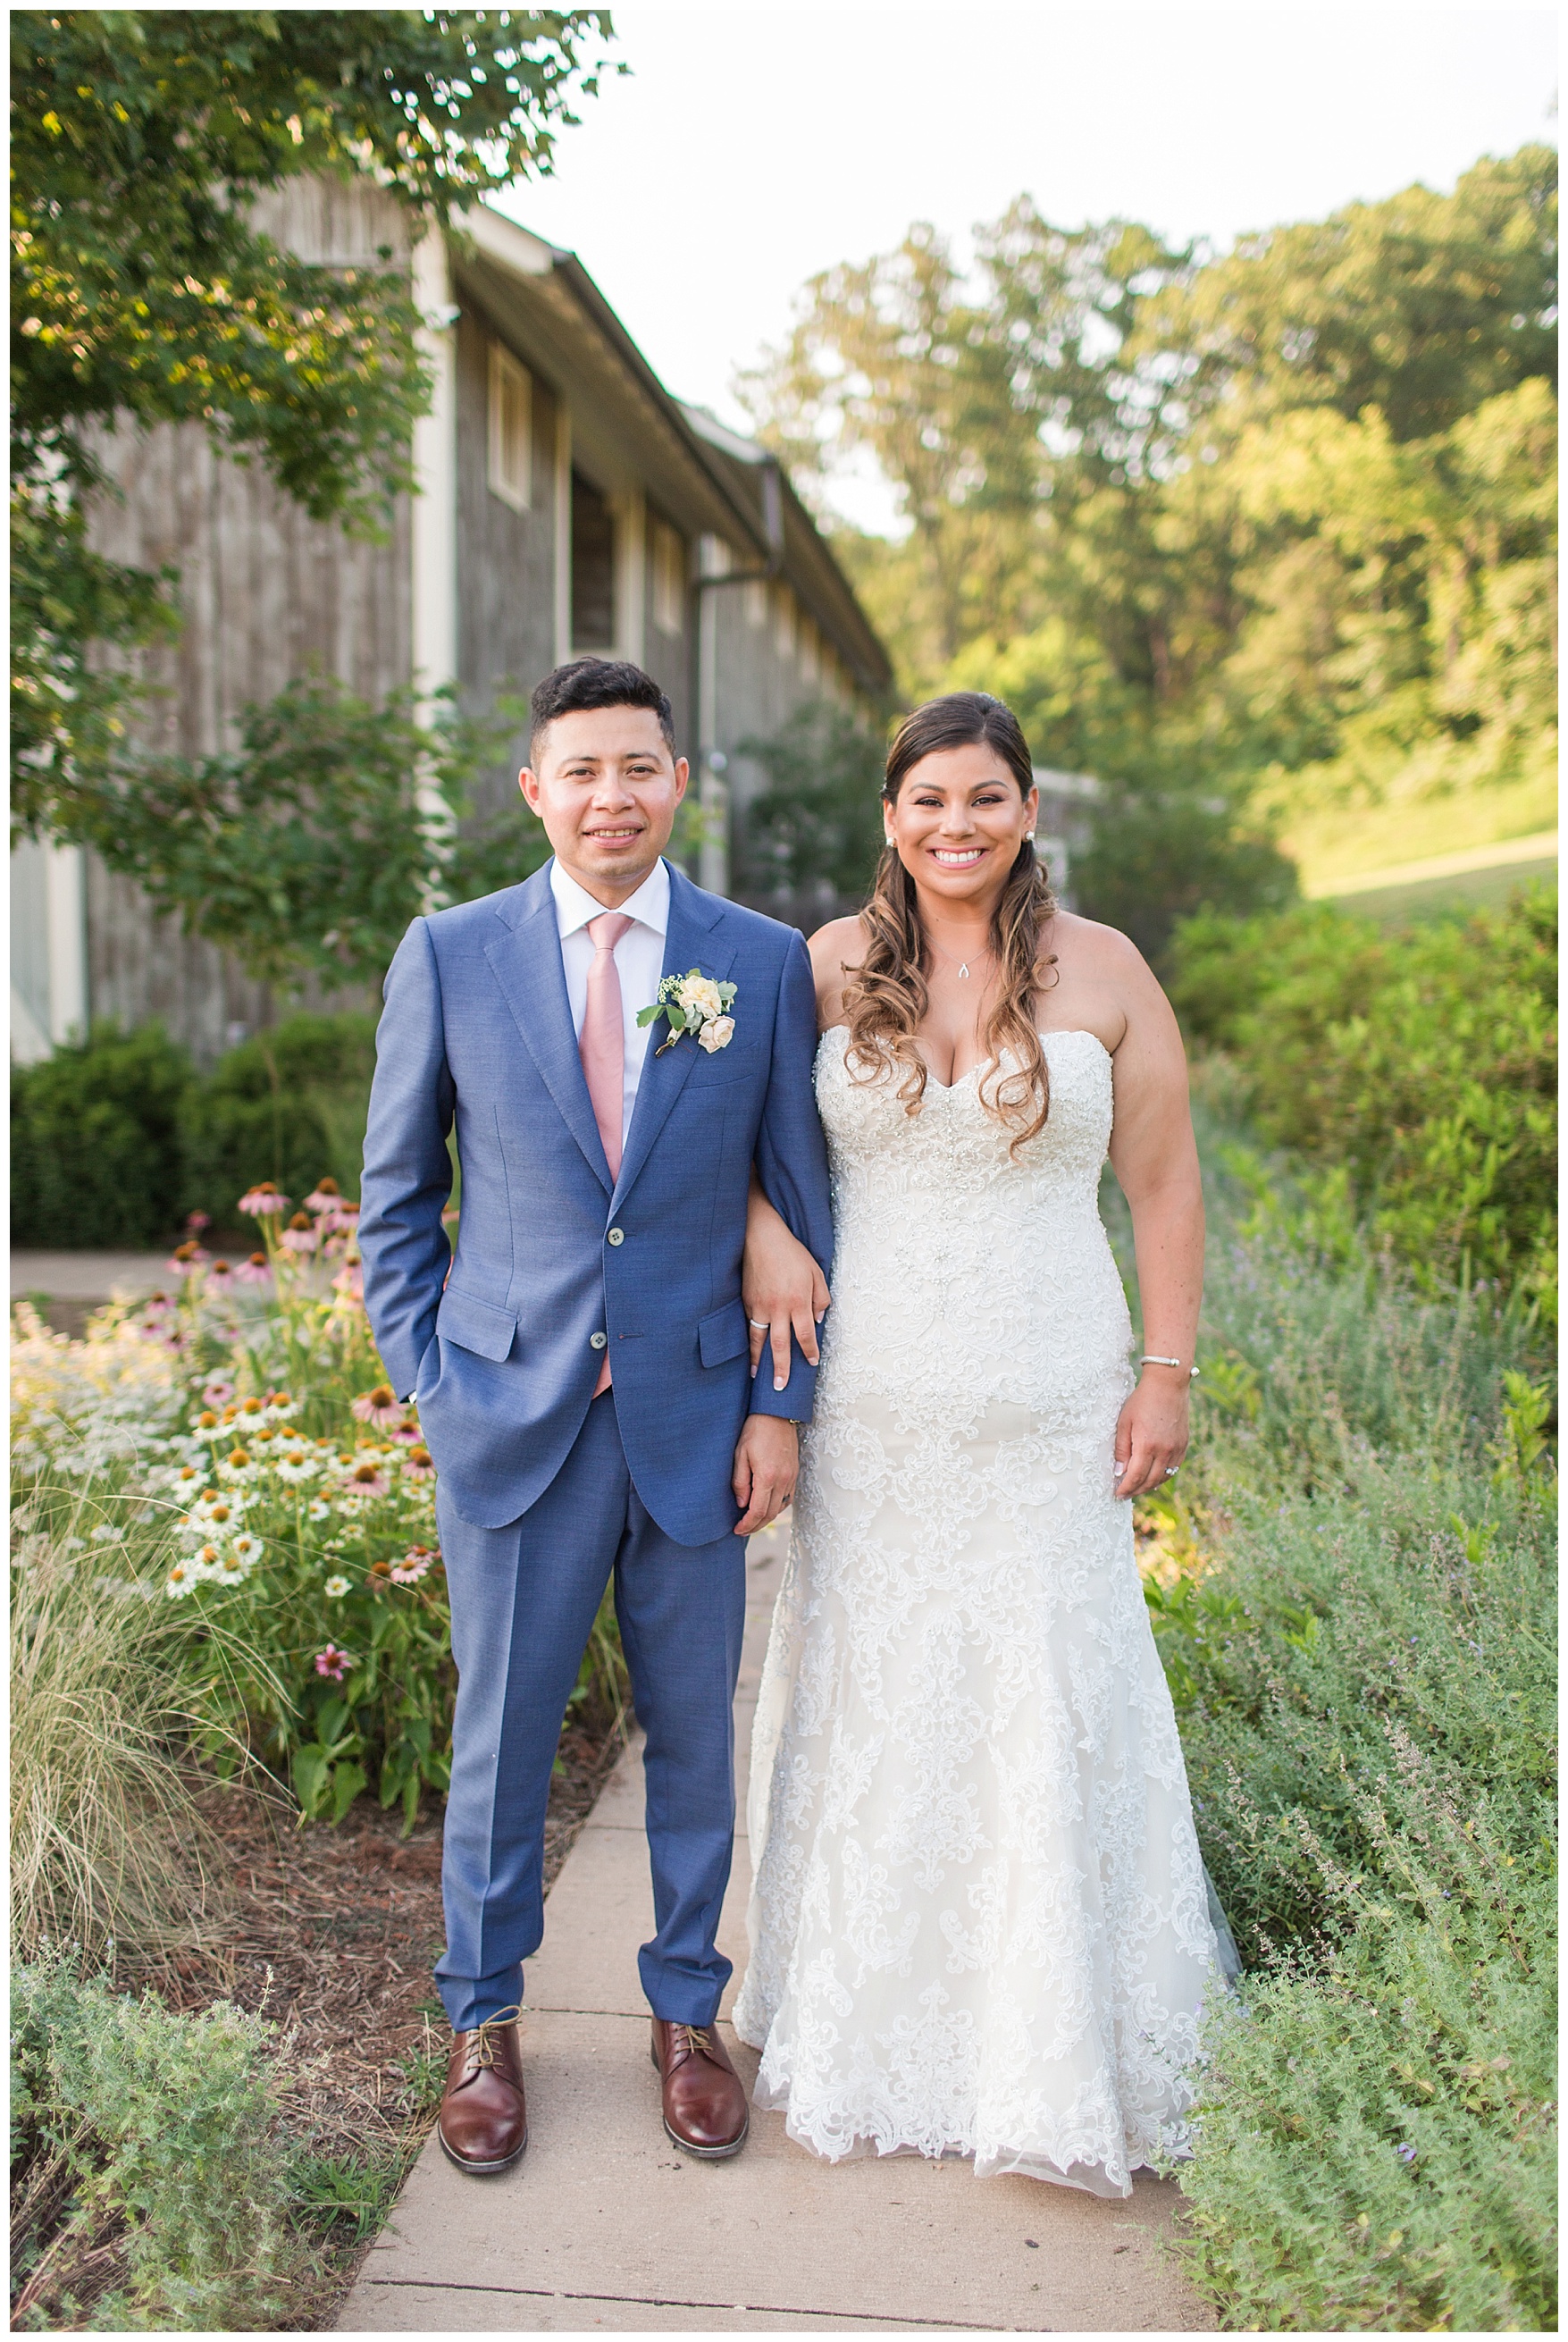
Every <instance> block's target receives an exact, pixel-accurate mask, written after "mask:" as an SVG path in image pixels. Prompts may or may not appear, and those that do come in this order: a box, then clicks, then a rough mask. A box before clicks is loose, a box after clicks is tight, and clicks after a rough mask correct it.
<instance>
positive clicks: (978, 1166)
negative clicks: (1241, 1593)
mask: <svg viewBox="0 0 1568 2342" xmlns="http://www.w3.org/2000/svg"><path fill="white" fill-rule="evenodd" d="M846 1037H847V1036H846V1034H845V1031H844V1028H843V1027H842V1026H837V1027H834V1029H833V1030H832V1031H830V1032H829V1033H827V1034H826V1035H825V1036H824V1039H823V1042H822V1046H821V1048H820V1049H819V1051H818V1055H817V1061H816V1090H817V1100H818V1104H819V1106H820V1108H821V1111H822V1118H823V1124H824V1128H825V1130H826V1132H827V1139H828V1146H829V1150H830V1154H831V1157H832V1166H833V1174H834V1216H835V1225H836V1231H837V1251H836V1255H835V1258H834V1276H833V1288H834V1306H833V1308H832V1310H831V1311H830V1312H829V1315H828V1318H827V1323H826V1326H825V1329H824V1356H823V1369H822V1374H821V1377H820V1380H819V1383H818V1388H817V1398H816V1414H815V1419H814V1423H813V1425H812V1427H811V1429H810V1431H809V1433H808V1434H807V1435H806V1437H805V1442H804V1461H803V1466H802V1471H801V1479H800V1487H799V1491H798V1494H797V1497H796V1502H795V1509H794V1538H793V1547H792V1552H791V1556H790V1560H789V1565H788V1569H787V1573H786V1576H785V1578H784V1586H783V1588H782V1591H781V1593H780V1596H779V1601H778V1607H777V1611H776V1613H775V1615H774V1625H773V1635H772V1640H771V1642H770V1645H769V1649H768V1656H767V1664H766V1667H765V1670H764V1679H763V1686H762V1693H761V1701H760V1706H759V1708H758V1714H757V1720H756V1727H755V1736H754V1743H753V1753H752V1780H751V1800H750V1816H749V1827H750V1832H751V1848H752V1855H753V1859H754V1864H755V1884H754V1890H753V1899H752V1907H751V1914H750V1919H751V1938H752V1954H751V1963H750V1967H749V1968H748V1970H747V1973H746V1977H745V1980H744V1986H743V1987H742V1991H741V1995H740V1999H739V2002H738V2004H737V2007H736V2009H735V2017H734V2022H735V2029H736V2031H737V2032H738V2033H739V2034H740V2036H741V2037H742V2039H743V2040H745V2041H749V2042H751V2043H752V2044H753V2045H754V2047H759V2048H760V2049H761V2050H762V2053H763V2057H762V2067H761V2071H760V2074H759V2076H758V2079H757V2087H756V2102H757V2104H758V2105H759V2106H761V2107H782V2108H784V2110H785V2112H786V2114H787V2116H788V2123H787V2128H788V2130H789V2134H790V2136H791V2137H793V2138H795V2139H798V2140H799V2141H800V2142H801V2144H802V2145H803V2146H804V2147H810V2148H812V2149H813V2150H814V2152H815V2153H817V2154H819V2155H823V2156H826V2157H830V2158H832V2159H834V2160H837V2159H838V2158H840V2157H846V2156H854V2155H864V2154H869V2153H871V2152H873V2151H875V2152H876V2153H878V2154H883V2155H886V2154H892V2153H897V2152H901V2151H902V2152H915V2153H919V2154H922V2155H926V2156H940V2155H944V2154H952V2153H956V2154H960V2155H964V2156H973V2157H974V2168H975V2170H976V2172H977V2173H979V2174H981V2175H988V2174H991V2173H995V2172H1008V2171H1018V2172H1026V2173H1029V2174H1030V2175H1031V2176H1033V2177H1035V2178H1038V2179H1048V2180H1055V2181H1059V2182H1064V2183H1066V2184H1067V2185H1070V2186H1074V2187H1085V2188H1089V2189H1091V2190H1093V2192H1094V2193H1095V2194H1096V2195H1101V2196H1118V2197H1119V2196H1125V2195H1127V2194H1128V2193H1129V2192H1130V2187H1131V2174H1132V2173H1133V2171H1134V2170H1135V2169H1136V2168H1137V2167H1139V2166H1140V2165H1143V2164H1147V2163H1149V2162H1151V2161H1152V2160H1154V2157H1156V2155H1158V2154H1159V2153H1160V2152H1161V2151H1162V2150H1164V2152H1167V2153H1171V2152H1174V2153H1178V2154H1179V2153H1181V2152H1182V2151H1183V2146H1184V2144H1185V2137H1184V2124H1183V2107H1185V2106H1186V2105H1187V2104H1188V2102H1189V2091H1188V2088H1187V2085H1186V2083H1185V2080H1184V2078H1183V2068H1185V2067H1189V2066H1190V2064H1191V2062H1192V2060H1193V2056H1194V2052H1195V2049H1196V2046H1197V2019H1198V2016H1199V2013H1200V2009H1201V2005H1202V2003H1203V2000H1204V1998H1205V1997H1212V1996H1213V1993H1214V1992H1215V1991H1216V1990H1218V1989H1220V1988H1221V1978H1220V1976H1219V1973H1218V1970H1217V1968H1216V1965H1215V1961H1216V1942H1215V1936H1214V1930H1213V1927H1212V1926H1211V1924H1210V1919H1209V1916H1208V1905H1207V1899H1206V1892H1205V1883H1204V1877H1203V1866H1202V1863H1201V1861H1200V1858H1199V1854H1198V1847H1197V1841H1196V1838H1195V1837H1194V1835H1193V1820H1192V1813H1191V1808H1190V1805H1189V1801H1188V1796H1187V1782H1186V1774H1185V1770H1184V1768H1183V1763H1182V1751H1181V1746H1180V1743H1179V1741H1178V1738H1177V1736H1176V1724H1175V1716H1174V1712H1173V1709H1172V1706H1171V1696H1170V1693H1169V1691H1168V1690H1167V1688H1166V1686H1165V1679H1164V1674H1163V1673H1162V1670H1161V1667H1160V1662H1159V1659H1158V1656H1156V1653H1155V1649H1154V1637H1153V1636H1152V1634H1151V1632H1150V1629H1149V1622H1148V1616H1147V1614H1146V1612H1145V1609H1144V1599H1143V1595H1142V1592H1141V1589H1140V1586H1139V1579H1138V1571H1137V1566H1136V1563H1135V1561H1134V1552H1133V1521H1132V1508H1131V1506H1129V1505H1127V1504H1121V1503H1118V1502H1117V1501H1116V1500H1115V1498H1114V1496H1113V1493H1112V1491H1113V1486H1114V1483H1113V1479H1112V1471H1111V1466H1112V1462H1113V1443H1114V1434H1115V1426H1116V1418H1117V1416H1118V1415H1119V1413H1120V1411H1121V1407H1122V1405H1123V1402H1124V1398H1125V1397H1126V1395H1127V1393H1128V1391H1129V1390H1130V1389H1131V1388H1132V1382H1133V1377H1132V1372H1131V1367H1130V1365H1129V1351H1130V1347H1131V1326H1130V1324H1129V1320H1128V1315H1127V1306H1126V1301H1125V1299H1124V1295H1123V1291H1122V1286H1121V1280H1120V1277H1119V1276H1118V1275H1117V1271H1116V1266H1115V1263H1114V1260H1113V1258H1112V1255H1111V1249H1110V1246H1109V1244H1108V1243H1107V1241H1106V1237H1105V1233H1104V1227H1103V1226H1102V1225H1101V1221H1100V1216H1099V1206H1098V1187H1099V1179H1100V1172H1101V1166H1102V1165H1103V1163H1104V1157H1105V1150H1106V1145H1107V1142H1108V1140H1109V1137H1110V1131H1111V1107H1112V1094H1111V1060H1110V1058H1109V1056H1107V1055H1106V1052H1105V1050H1104V1047H1103V1046H1101V1044H1100V1043H1099V1041H1097V1040H1096V1039H1095V1038H1094V1036H1093V1035H1092V1034H1088V1033H1082V1032H1059V1033H1052V1034H1049V1035H1047V1036H1045V1054H1046V1062H1047V1066H1048V1068H1049V1072H1050V1081H1051V1107H1050V1116H1049V1119H1048V1121H1047V1123H1046V1126H1045V1128H1044V1132H1043V1133H1042V1134H1041V1136H1039V1137H1038V1138H1037V1139H1034V1141H1032V1142H1031V1143H1030V1144H1029V1145H1028V1146H1026V1147H1024V1149H1023V1150H1022V1152H1021V1154H1020V1156H1019V1157H1018V1158H1017V1159H1016V1160H1014V1159H1012V1158H1011V1157H1010V1156H1009V1152H1008V1148H1009V1139H1010V1134H1009V1133H1008V1132H1007V1131H1006V1130H1005V1129H1004V1126H1002V1125H1001V1124H1000V1123H999V1122H998V1120H997V1119H996V1117H995V1116H994V1115H991V1114H989V1113H987V1112H986V1111H985V1110H984V1106H983V1105H982V1102H981V1096H980V1082H979V1078H978V1075H977V1073H971V1074H970V1075H968V1076H965V1077H964V1078H962V1079H960V1080H959V1081H956V1082H954V1085H953V1086H952V1087H951V1088H950V1089H943V1088H941V1087H940V1086H938V1085H937V1083H936V1082H935V1081H934V1080H932V1081H929V1082H928V1083H927V1085H926V1091H925V1100H924V1108H923V1110H922V1111H921V1113H920V1114H918V1115H917V1116H914V1117H911V1116H908V1115H907V1114H906V1113H905V1112H904V1106H903V1105H902V1104H901V1102H900V1101H899V1099H898V1097H897V1096H896V1094H895V1085H894V1084H892V1083H883V1084H880V1085H872V1086H868V1085H866V1084H864V1083H859V1082H856V1081H855V1080H854V1079H853V1078H852V1077H851V1076H850V1073H849V1071H848V1069H847V1068H846V1066H845V1064H844V1046H845V1041H846Z"/></svg>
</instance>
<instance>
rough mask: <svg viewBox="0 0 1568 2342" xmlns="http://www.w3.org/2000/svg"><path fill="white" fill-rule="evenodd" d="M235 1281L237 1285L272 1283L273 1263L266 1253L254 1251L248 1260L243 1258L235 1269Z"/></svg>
mask: <svg viewBox="0 0 1568 2342" xmlns="http://www.w3.org/2000/svg"><path fill="white" fill-rule="evenodd" d="M271 1283H272V1264H271V1262H270V1261H269V1260H268V1258H267V1256H266V1255H265V1252H253V1253H252V1255H251V1256H250V1258H249V1259H248V1260H242V1261H241V1263H240V1265H239V1266H238V1267H237V1268H236V1269H235V1284H236V1285H270V1284H271Z"/></svg>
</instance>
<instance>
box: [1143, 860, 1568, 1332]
mask: <svg viewBox="0 0 1568 2342" xmlns="http://www.w3.org/2000/svg"><path fill="white" fill-rule="evenodd" d="M1556 926H1557V922H1556V903H1555V899H1554V896H1553V895H1552V894H1551V893H1550V892H1549V891H1548V890H1547V889H1545V888H1537V889H1535V890H1534V891H1533V892H1532V893H1530V894H1527V895H1522V896H1517V897H1516V898H1515V899H1514V901H1513V903H1512V904H1511V905H1510V906H1509V907H1508V908H1507V909H1506V910H1505V911H1502V912H1493V911H1483V912H1479V913H1477V914H1476V916H1474V917H1473V918H1471V919H1469V920H1467V921H1465V922H1463V924H1460V923H1458V922H1441V923H1438V924H1435V925H1433V926H1425V927H1420V928H1417V929H1414V930H1413V931H1412V932H1410V933H1408V934H1403V935H1396V936H1385V935H1383V934H1382V933H1381V932H1380V931H1379V930H1378V929H1376V928H1375V927H1373V926H1371V925H1370V924H1369V923H1367V922H1365V921H1362V920H1357V919H1352V918H1348V917H1346V916H1344V915H1343V913H1341V912H1338V911H1335V910H1333V909H1331V908H1329V907H1328V906H1325V905H1322V904H1314V905H1309V906H1303V907H1301V908H1299V909H1297V910H1294V911H1292V912H1290V913H1287V914H1286V915H1284V916H1283V917H1279V918H1273V919H1254V920H1249V921H1233V920H1227V919H1222V918H1220V917H1218V916H1213V915H1204V916H1200V917H1198V918H1194V919H1193V920H1190V921H1188V922H1187V923H1186V925H1185V926H1183V928H1182V929H1181V931H1180V934H1179V936H1178V940H1177V945H1176V954H1175V973H1174V981H1173V984H1172V996H1173V998H1174V1001H1175V1003H1176V1006H1177V1010H1178V1012H1179V1014H1180V1015H1181V1016H1182V1019H1183V1024H1184V1025H1185V1026H1186V1028H1187V1030H1188V1032H1189V1034H1190V1035H1191V1036H1193V1038H1194V1039H1196V1040H1199V1041H1201V1042H1206V1043H1209V1044H1211V1045H1214V1046H1219V1047H1221V1048H1223V1049H1225V1050H1227V1051H1229V1052H1231V1053H1233V1056H1234V1059H1235V1062H1236V1065H1237V1066H1238V1069H1239V1071H1240V1074H1241V1076H1242V1079H1243V1086H1244V1103H1245V1105H1246V1106H1247V1107H1248V1109H1249V1111H1250V1112H1251V1115H1252V1116H1253V1120H1254V1122H1255V1124H1256V1126H1257V1127H1258V1128H1259V1130H1260V1131H1261V1132H1262V1134H1263V1136H1264V1137H1265V1138H1267V1139H1269V1140H1271V1141H1273V1142H1274V1143H1276V1144H1280V1145H1283V1146H1290V1147H1293V1148H1295V1149H1297V1150H1299V1151H1300V1153H1301V1154H1302V1155H1303V1156H1304V1157H1305V1159H1306V1161H1307V1163H1308V1164H1309V1165H1310V1166H1315V1169H1316V1173H1317V1176H1316V1178H1315V1180H1314V1181H1313V1183H1311V1185H1310V1186H1309V1190H1308V1192H1309V1196H1310V1198H1311V1201H1312V1202H1313V1206H1314V1214H1315V1223H1316V1232H1317V1234H1318V1236H1319V1237H1320V1239H1322V1240H1324V1241H1327V1242H1328V1243H1329V1244H1330V1245H1331V1246H1337V1249H1338V1250H1339V1251H1340V1252H1341V1254H1342V1255H1343V1253H1344V1251H1345V1246H1346V1244H1347V1243H1348V1242H1350V1240H1351V1236H1352V1231H1353V1228H1354V1227H1355V1226H1356V1225H1357V1224H1358V1223H1360V1222H1361V1221H1362V1220H1363V1219H1364V1221H1365V1224H1366V1227H1367V1230H1368V1232H1369V1234H1370V1236H1371V1238H1372V1240H1373V1244H1374V1245H1378V1244H1381V1245H1386V1246H1388V1247H1389V1248H1390V1250H1391V1251H1392V1252H1393V1254H1394V1256H1396V1257H1397V1258H1398V1259H1399V1260H1400V1261H1401V1262H1403V1264H1404V1265H1405V1266H1407V1267H1408V1269H1409V1270H1410V1272H1411V1274H1412V1275H1413V1276H1414V1278H1415V1279H1416V1281H1417V1282H1418V1283H1419V1284H1421V1285H1423V1286H1424V1287H1425V1288H1426V1289H1427V1290H1429V1291H1433V1292H1435V1291H1439V1290H1441V1289H1443V1287H1445V1286H1453V1285H1455V1284H1465V1283H1468V1282H1469V1281H1470V1280H1472V1279H1484V1280H1486V1281H1487V1282H1488V1283H1489V1284H1496V1285H1501V1286H1504V1287H1512V1286H1517V1287H1519V1288H1520V1289H1521V1290H1522V1291H1523V1294H1524V1295H1525V1296H1527V1297H1528V1298H1530V1299H1533V1300H1534V1301H1536V1302H1538V1303H1539V1305H1540V1306H1541V1307H1542V1309H1543V1311H1544V1312H1546V1313H1547V1314H1552V1313H1553V1312H1554V1308H1555V1302H1554V1291H1555V1279H1556V1259H1557V1254H1556V1224H1555V1217H1554V1207H1555V1198H1556V1116H1555V1092H1556V1070H1557V1054H1556V1022H1555V1001H1556V989H1557V952H1556Z"/></svg>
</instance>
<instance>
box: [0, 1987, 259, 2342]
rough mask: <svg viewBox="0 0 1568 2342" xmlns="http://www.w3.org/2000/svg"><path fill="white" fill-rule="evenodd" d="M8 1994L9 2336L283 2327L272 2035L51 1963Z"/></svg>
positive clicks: (228, 2012)
mask: <svg viewBox="0 0 1568 2342" xmlns="http://www.w3.org/2000/svg"><path fill="white" fill-rule="evenodd" d="M11 1993H12V1997H11V2173H12V2191H13V2201H14V2203H15V2204H16V2205H17V2219H16V2229H17V2235H16V2238H15V2261H14V2263H13V2277H14V2282H15V2281H20V2285H21V2291H20V2293H19V2294H18V2296H17V2297H16V2301H15V2305H14V2310H13V2317H14V2321H15V2323H16V2324H17V2325H19V2326H21V2327H41V2328H53V2329H54V2330H56V2331H57V2330H59V2328H60V2327H62V2326H71V2325H78V2324H90V2325H91V2326H93V2327H97V2328H99V2329H108V2330H115V2329H122V2330H124V2329H129V2330H132V2331H152V2332H160V2331H166V2330H169V2329H171V2328H173V2329H175V2330H189V2329H198V2330H199V2329H202V2328H207V2329H216V2330H218V2331H225V2330H233V2329H236V2328H237V2329H241V2330H245V2331H255V2329H256V2328H257V2327H265V2326H266V2325H269V2324H276V2323H281V2322H283V2319H284V2316H285V2310H286V2307H287V2300H286V2295H285V2287H286V2284H287V2282H288V2279H289V2277H290V2276H291V2274H292V2273H293V2272H294V2270H295V2267H296V2266H297V2264H298V2261H299V2258H300V2250H299V2247H298V2244H297V2242H296V2241H295V2237H294V2236H293V2234H292V2232H291V2229H290V2226H289V2217H288V2209H289V2206H288V2194H289V2190H288V2164H289V2156H288V2147H287V2142H286V2140H285V2138H284V2137H283V2136H282V2134H281V2131H280V2128H279V2126H278V2123H277V2119H276V2111H275V2102H274V2097H273V2093H272V2088H271V2083H270V2075H269V2069H268V2057H267V2050H266V2038H267V2035H268V2033H269V2031H270V2029H271V2028H270V2027H266V2026H265V2025H264V2024H263V2023H262V2021H261V2020H260V2019H259V2018H257V2017H247V2016H245V2015H243V2014H242V2013H241V2012H240V2011H239V2010H238V2009H236V2008H234V2007H230V2006H229V2005H228V2004H227V2003H226V2002H219V2003H218V2004H217V2006H216V2007H213V2008H210V2009H207V2010H205V2012H204V2013H203V2014H202V2015H201V2016H199V2017H188V2016H181V2015H177V2014H175V2012H174V2011H172V2010H170V2009H168V2008H165V2007H164V2005H163V2003H162V2002H161V2001H159V2000H158V1999H157V1998H156V1997H155V1996H153V1995H152V1994H147V1995H145V1997H143V1998H142V1999H141V2000H139V2001H136V2000H132V1999H130V1998H128V1997H126V1998H116V1997H115V1995H114V1994H113V1993H112V1992H111V1991H110V1990H109V1988H108V1987H107V1985H106V1984H105V1982H104V1981H103V1979H102V1978H99V1977H90V1978H86V1979H83V1978H82V1977H78V1976H77V1975H76V1974H75V1971H74V1970H73V1969H72V1967H70V1966H69V1965H67V1964H66V1963H65V1962H64V1961H62V1960H54V1961H50V1962H46V1963H44V1964H42V1965H39V1966H36V1967H22V1968H20V1969H18V1970H16V1971H15V1972H14V1973H13V1976H12V1980H11ZM18 2198H19V2199H20V2200H19V2203H18V2202H17V2199H18ZM73 2245H74V2246H75V2255H74V2256H73V2254H72V2253H71V2252H70V2250H69V2247H72V2246H73ZM89 2248H95V2249H89ZM105 2262H106V2263H107V2264H108V2267H109V2286H108V2288H107V2289H106V2290H105V2287H104V2267H103V2265H104V2264H105ZM75 2270H79V2271H80V2272H81V2276H80V2277H77V2278H76V2282H77V2283H81V2281H82V2278H83V2277H86V2278H87V2279H88V2280H89V2282H88V2284H87V2285H86V2286H85V2287H84V2292H85V2295H86V2297H85V2298H82V2297H78V2296H76V2295H75V2293H74V2292H73V2290H72V2289H71V2279H72V2277H73V2274H74V2271H75ZM94 2279H95V2283H94V2282H93V2281H92V2280H94ZM45 2312H47V2313H48V2314H47V2315H45Z"/></svg>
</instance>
